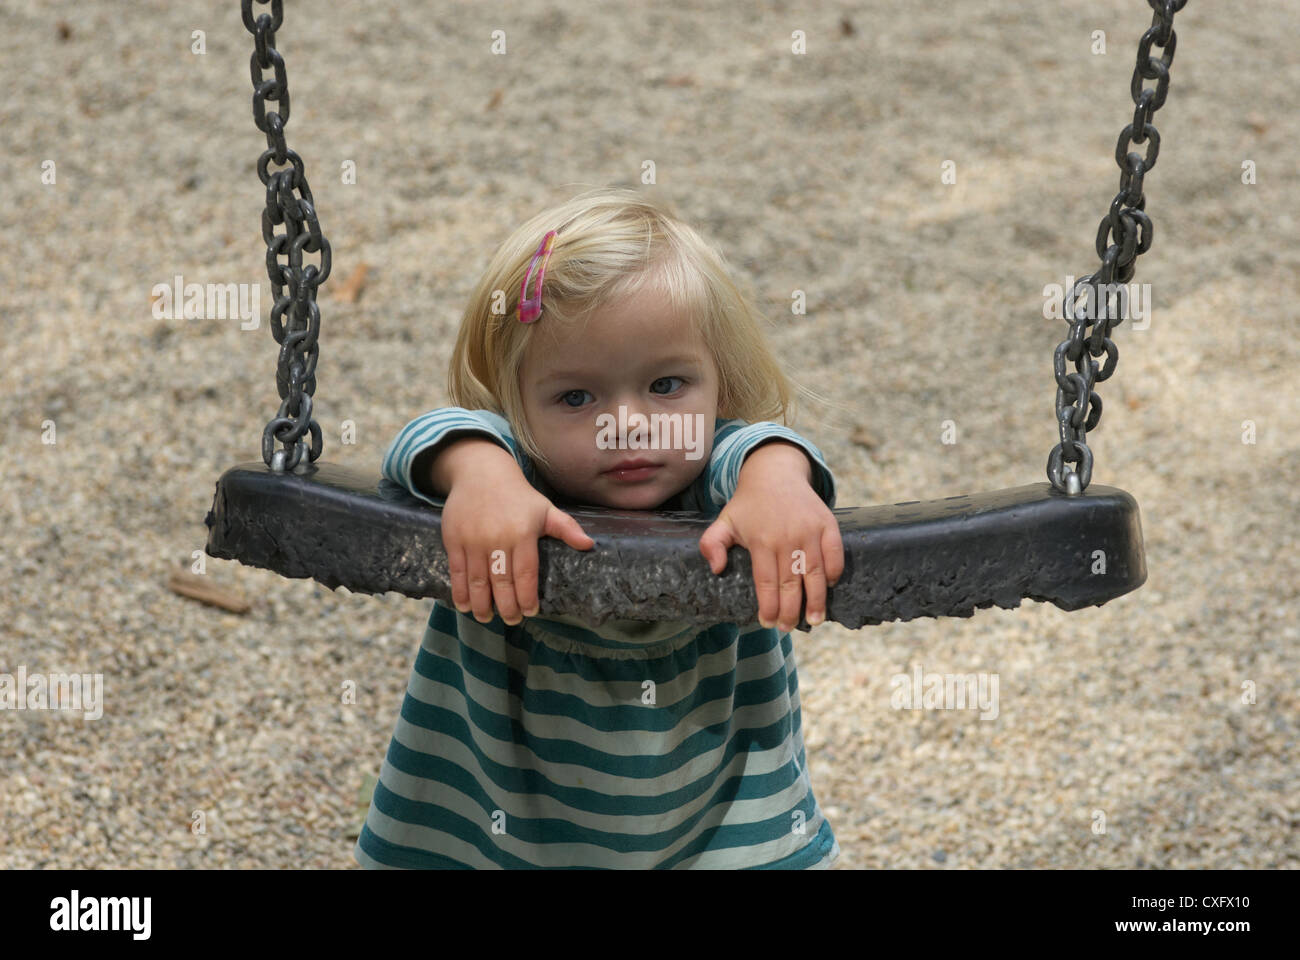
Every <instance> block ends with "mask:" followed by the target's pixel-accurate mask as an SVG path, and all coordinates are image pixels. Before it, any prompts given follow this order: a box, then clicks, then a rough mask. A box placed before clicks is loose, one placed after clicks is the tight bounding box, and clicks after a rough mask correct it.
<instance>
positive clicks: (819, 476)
mask: <svg viewBox="0 0 1300 960" xmlns="http://www.w3.org/2000/svg"><path fill="white" fill-rule="evenodd" d="M768 440H786V441H788V442H790V443H793V444H794V445H795V446H797V447H799V448H801V449H802V450H803V451H804V452H805V453H807V454H808V459H809V460H810V461H812V486H813V489H814V490H816V491H817V495H818V496H820V497H821V498H822V500H823V501H824V502H825V504H826V506H828V507H833V506H835V477H834V476H833V475H832V474H831V468H830V467H829V466H827V464H826V458H825V457H823V456H822V452H821V451H820V450H819V449H817V447H816V445H814V444H813V443H812V442H811V441H809V440H805V439H804V438H803V437H801V436H800V435H799V434H797V433H795V432H794V431H793V430H791V429H790V428H789V427H787V426H785V425H784V424H780V423H771V422H769V421H766V420H761V421H759V422H757V423H746V422H745V421H743V420H719V421H718V423H717V427H716V428H715V431H714V435H713V453H712V455H711V456H710V457H709V466H708V469H707V471H706V475H707V477H708V480H707V487H706V490H707V494H708V497H709V499H710V500H711V501H712V503H713V505H714V506H715V507H716V508H717V509H719V510H721V509H722V507H724V506H726V504H727V501H728V500H730V499H731V497H732V496H733V495H734V494H735V492H736V484H738V483H739V482H740V468H741V465H742V464H743V463H744V460H745V456H746V455H747V454H748V453H750V452H751V451H752V450H753V449H754V448H755V447H757V446H758V445H759V444H761V443H764V442H766V441H768Z"/></svg>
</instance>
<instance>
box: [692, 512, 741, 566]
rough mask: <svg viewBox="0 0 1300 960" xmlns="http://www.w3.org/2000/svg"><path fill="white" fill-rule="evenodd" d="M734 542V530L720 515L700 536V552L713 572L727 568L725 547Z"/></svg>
mask: <svg viewBox="0 0 1300 960" xmlns="http://www.w3.org/2000/svg"><path fill="white" fill-rule="evenodd" d="M735 542H736V535H735V531H734V530H732V528H731V524H730V523H728V522H727V521H726V520H725V519H723V518H722V517H719V518H718V519H717V520H715V521H713V523H712V524H710V525H709V529H707V530H705V531H704V533H703V534H701V536H700V553H701V554H702V555H703V556H704V559H705V560H706V561H707V562H708V564H709V569H710V570H712V571H713V572H714V573H715V574H716V573H722V571H723V570H725V569H727V549H728V548H729V547H730V546H731V545H732V544H734V543H735Z"/></svg>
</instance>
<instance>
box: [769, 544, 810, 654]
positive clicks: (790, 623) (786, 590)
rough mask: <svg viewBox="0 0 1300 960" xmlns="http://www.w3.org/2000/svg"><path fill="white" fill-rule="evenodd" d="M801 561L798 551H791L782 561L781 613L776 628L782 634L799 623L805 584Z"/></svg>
mask: <svg viewBox="0 0 1300 960" xmlns="http://www.w3.org/2000/svg"><path fill="white" fill-rule="evenodd" d="M801 559H804V558H798V557H797V555H796V551H794V550H789V551H787V552H786V553H785V555H784V557H783V558H782V560H781V568H780V577H781V612H780V613H779V614H778V615H777V622H776V628H777V629H778V630H780V631H781V632H782V633H788V632H790V631H791V630H793V629H794V625H795V624H796V623H798V622H799V608H800V607H801V606H802V604H803V583H804V574H803V573H802V572H801V570H800V566H801V563H800V560H801ZM805 562H806V560H805Z"/></svg>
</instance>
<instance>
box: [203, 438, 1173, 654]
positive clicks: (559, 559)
mask: <svg viewBox="0 0 1300 960" xmlns="http://www.w3.org/2000/svg"><path fill="white" fill-rule="evenodd" d="M300 469H301V471H302V472H291V473H278V474H277V473H273V472H272V471H271V470H270V469H269V468H268V467H267V466H266V465H265V464H264V463H262V462H260V461H252V462H248V463H241V464H239V465H237V466H235V467H232V468H231V469H229V470H227V471H226V472H225V473H224V474H223V475H222V476H221V478H220V479H219V480H218V481H217V488H216V494H215V496H214V498H213V502H212V510H211V511H210V512H209V513H208V515H207V518H206V521H205V522H206V523H207V526H208V542H207V553H208V554H209V555H210V556H213V557H220V558H223V559H227V560H238V561H240V562H241V563H245V564H249V565H251V566H255V567H264V568H266V569H268V570H274V571H275V572H276V573H279V574H281V575H282V576H285V577H294V578H304V577H310V578H312V579H314V580H317V581H318V582H320V583H322V584H324V585H325V586H327V587H329V588H330V589H331V590H333V589H335V588H336V587H339V586H344V587H347V588H348V589H349V590H351V591H353V592H355V593H368V594H376V593H385V592H387V591H390V590H391V591H395V592H397V593H402V594H405V595H406V596H408V597H436V598H438V599H439V600H442V601H444V602H445V603H448V604H450V603H451V585H450V578H449V575H448V571H447V555H446V552H445V551H444V550H443V547H442V538H441V536H440V535H439V534H440V521H441V518H442V512H441V511H440V510H438V509H436V508H434V507H432V506H430V505H429V504H427V503H425V502H424V501H422V500H419V499H417V498H415V497H413V496H411V495H410V493H408V492H407V491H406V490H404V489H403V488H402V487H400V486H399V485H397V484H395V483H393V482H392V481H390V480H388V479H387V478H381V477H380V476H379V474H378V473H375V472H371V471H364V470H357V469H355V468H351V467H344V466H340V465H337V464H331V463H325V462H322V461H317V462H316V463H315V464H311V465H308V466H306V467H303V468H300ZM566 512H568V513H571V514H572V515H573V517H574V518H575V519H576V520H577V521H578V522H579V523H580V524H581V525H582V528H583V530H585V531H586V532H587V533H588V535H590V536H591V537H592V539H594V540H595V541H596V544H595V546H594V547H592V548H591V549H590V550H586V551H582V550H575V549H573V548H572V547H570V546H568V545H567V544H565V543H563V542H562V541H560V540H556V539H553V538H551V537H542V538H540V539H539V541H538V560H539V570H538V585H539V591H538V592H539V600H540V607H541V609H540V613H539V615H540V616H549V615H556V614H570V615H575V616H579V617H581V618H582V619H583V622H585V623H588V624H590V625H592V626H598V625H600V624H602V623H604V622H605V621H606V620H610V619H626V620H651V621H661V620H674V621H685V622H690V623H696V624H700V625H707V624H710V623H721V622H735V623H740V624H750V623H754V622H756V620H757V611H758V605H757V600H756V596H755V592H754V584H753V575H752V572H751V569H750V562H749V553H748V551H746V550H744V549H742V548H740V547H732V548H731V550H730V551H729V552H728V556H727V566H726V569H725V570H724V571H723V572H722V573H721V574H714V573H713V572H712V571H711V570H710V569H709V566H708V564H707V563H706V561H705V559H704V557H703V556H702V555H701V554H700V550H699V539H700V536H701V535H702V534H703V533H704V530H705V529H706V528H707V527H708V526H709V524H710V522H711V521H710V520H709V519H707V518H705V516H704V515H702V514H698V513H689V512H682V511H653V512H649V511H621V510H604V509H596V508H573V509H569V508H566ZM833 513H834V514H835V516H836V519H838V520H839V524H840V533H841V536H842V538H843V544H844V573H843V575H842V576H841V578H840V581H839V583H838V584H837V585H836V586H835V587H832V588H831V589H829V590H828V591H827V609H826V614H827V616H826V619H827V620H833V621H835V622H836V623H839V624H842V625H843V626H845V627H849V628H851V629H856V628H858V627H861V626H864V625H867V624H877V623H883V622H885V621H889V620H912V619H915V618H917V617H969V616H971V615H972V614H973V613H974V612H975V610H976V609H977V608H981V607H991V606H994V605H996V606H999V607H1004V608H1007V609H1011V608H1015V607H1018V606H1019V605H1020V601H1021V599H1023V598H1026V597H1028V598H1029V599H1032V600H1038V601H1042V602H1050V603H1054V604H1055V605H1056V606H1058V607H1060V608H1061V609H1062V610H1078V609H1081V608H1083V607H1086V606H1100V605H1101V604H1103V603H1105V602H1106V601H1108V600H1112V599H1114V598H1115V597H1119V596H1122V595H1123V594H1126V593H1128V592H1130V591H1132V590H1136V589H1137V588H1138V587H1140V586H1141V585H1142V584H1143V583H1144V582H1145V581H1146V577H1147V571H1146V561H1145V559H1144V557H1143V548H1142V527H1141V522H1140V519H1139V517H1138V506H1137V502H1136V501H1135V500H1134V499H1133V497H1132V496H1130V495H1129V494H1128V493H1125V492H1124V491H1123V490H1120V489H1117V488H1115V487H1106V486H1099V485H1097V484H1089V486H1088V488H1087V490H1085V491H1084V493H1082V494H1079V495H1076V496H1069V495H1067V494H1063V493H1060V492H1059V491H1057V490H1055V489H1054V488H1053V487H1052V485H1051V484H1050V483H1047V482H1043V483H1030V484H1026V485H1025V486H1021V487H1008V488H1006V489H1003V490H994V491H992V492H989V493H976V494H961V495H959V496H953V497H945V498H944V499H942V500H926V501H919V500H912V501H908V502H906V503H896V504H893V505H891V506H873V507H837V508H834V509H833ZM798 629H801V630H808V629H809V626H808V624H807V621H806V620H802V619H801V620H800V623H799V624H798Z"/></svg>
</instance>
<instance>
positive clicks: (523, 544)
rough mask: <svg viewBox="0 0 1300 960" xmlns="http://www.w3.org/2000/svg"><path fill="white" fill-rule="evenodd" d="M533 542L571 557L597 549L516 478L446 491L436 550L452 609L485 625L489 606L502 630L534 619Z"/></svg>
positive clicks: (564, 516) (489, 616)
mask: <svg viewBox="0 0 1300 960" xmlns="http://www.w3.org/2000/svg"><path fill="white" fill-rule="evenodd" d="M538 537H555V538H556V539H557V540H563V541H564V542H565V543H567V544H568V545H569V546H571V547H573V548H574V549H575V550H590V549H591V548H592V547H593V546H595V545H596V541H595V540H593V539H592V538H591V537H589V536H587V534H586V533H584V532H583V530H582V526H581V525H580V524H579V523H578V521H577V520H575V519H573V517H571V516H569V514H567V513H565V512H564V511H563V510H560V509H559V508H557V507H556V506H555V505H554V504H553V503H551V501H550V500H549V499H548V498H547V497H546V496H545V495H544V494H542V493H539V492H538V491H537V490H536V489H535V488H534V487H533V486H532V485H531V484H530V483H529V482H528V481H527V480H525V479H524V477H523V475H522V474H520V475H518V476H511V475H510V474H509V473H508V472H507V473H505V474H503V475H501V476H499V477H497V478H495V479H493V480H490V481H488V480H482V479H476V480H475V482H472V483H458V484H455V485H453V486H452V488H451V491H450V492H449V493H448V495H447V501H446V503H445V504H444V505H443V508H442V543H443V546H444V547H445V548H446V550H447V564H448V567H449V568H450V571H451V598H452V602H453V603H454V604H455V605H456V609H457V610H459V611H460V612H461V613H469V611H470V610H471V609H473V611H474V618H475V619H476V620H478V621H479V622H480V623H487V622H488V621H490V620H491V619H492V616H493V614H492V607H493V601H494V600H495V605H496V609H497V612H498V613H500V614H501V619H502V620H504V621H505V622H506V623H508V624H511V625H514V624H517V623H519V622H521V620H522V619H523V617H522V616H521V612H522V614H523V616H529V617H531V616H535V615H536V614H537V611H538V600H537V566H538V563H537V538H538ZM497 551H500V553H497Z"/></svg>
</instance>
